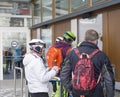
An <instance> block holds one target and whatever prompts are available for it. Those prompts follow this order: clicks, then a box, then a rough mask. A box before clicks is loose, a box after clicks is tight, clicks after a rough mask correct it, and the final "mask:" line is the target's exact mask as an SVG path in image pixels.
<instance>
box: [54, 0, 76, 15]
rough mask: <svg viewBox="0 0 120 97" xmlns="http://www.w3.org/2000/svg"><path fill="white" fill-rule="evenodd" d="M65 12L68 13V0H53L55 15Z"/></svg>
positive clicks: (64, 13)
mask: <svg viewBox="0 0 120 97" xmlns="http://www.w3.org/2000/svg"><path fill="white" fill-rule="evenodd" d="M74 1H75V0H74ZM66 14H68V0H55V15H56V16H55V17H60V16H63V15H66Z"/></svg>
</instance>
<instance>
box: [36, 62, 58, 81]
mask: <svg viewBox="0 0 120 97" xmlns="http://www.w3.org/2000/svg"><path fill="white" fill-rule="evenodd" d="M35 65H36V66H35V67H34V72H35V75H36V77H37V78H38V79H39V80H40V82H42V83H45V82H48V81H49V80H50V79H52V78H53V77H55V75H56V73H57V69H58V68H57V67H53V68H51V69H48V68H45V66H44V64H43V63H42V61H39V60H37V62H36V64H35Z"/></svg>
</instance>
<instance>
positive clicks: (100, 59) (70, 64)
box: [60, 42, 115, 97]
mask: <svg viewBox="0 0 120 97" xmlns="http://www.w3.org/2000/svg"><path fill="white" fill-rule="evenodd" d="M78 49H79V51H80V52H85V53H87V54H91V53H92V52H93V51H94V50H95V49H99V48H98V47H97V45H95V44H93V43H90V42H82V43H81V44H80V46H79V47H78ZM77 62H78V56H77V55H76V54H75V52H74V50H72V51H71V52H70V53H69V54H68V55H67V56H66V59H65V60H64V67H63V68H62V70H61V73H60V76H61V82H62V85H63V86H64V87H65V88H66V89H67V90H68V91H72V92H75V90H74V89H73V88H72V83H71V79H72V76H71V74H72V71H73V69H74V67H75V64H76V63H77ZM92 62H93V64H94V70H95V77H96V80H97V79H98V77H99V75H100V73H101V74H102V77H101V79H103V80H104V82H105V86H106V93H107V96H106V97H114V86H115V80H114V73H113V69H112V66H111V63H110V60H109V58H108V57H107V56H106V54H105V53H104V52H102V51H99V52H98V53H97V54H95V55H94V56H93V58H92ZM91 97H104V96H103V89H102V85H101V84H100V83H99V84H98V85H97V87H96V88H95V92H94V94H93V95H92V96H91Z"/></svg>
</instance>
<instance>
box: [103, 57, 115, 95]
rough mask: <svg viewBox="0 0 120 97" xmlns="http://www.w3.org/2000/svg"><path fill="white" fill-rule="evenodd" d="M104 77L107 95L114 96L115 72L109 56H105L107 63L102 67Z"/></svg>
mask: <svg viewBox="0 0 120 97" xmlns="http://www.w3.org/2000/svg"><path fill="white" fill-rule="evenodd" d="M102 77H103V79H104V82H105V87H106V94H107V97H114V89H115V80H114V73H113V69H112V66H111V63H110V61H109V59H108V58H107V57H106V58H105V63H104V65H103V68H102Z"/></svg>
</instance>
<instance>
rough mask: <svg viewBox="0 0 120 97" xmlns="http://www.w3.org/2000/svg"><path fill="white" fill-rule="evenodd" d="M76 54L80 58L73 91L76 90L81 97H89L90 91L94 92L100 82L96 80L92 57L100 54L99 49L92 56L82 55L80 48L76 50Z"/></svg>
mask: <svg viewBox="0 0 120 97" xmlns="http://www.w3.org/2000/svg"><path fill="white" fill-rule="evenodd" d="M74 52H75V53H76V55H77V56H78V57H79V60H78V62H77V63H76V65H75V67H74V69H73V74H72V85H73V89H74V90H76V92H77V93H79V95H88V94H89V93H90V91H92V90H94V88H95V87H96V85H97V83H98V81H99V80H100V77H99V78H98V81H97V80H96V79H95V75H94V66H93V62H92V60H91V59H92V57H93V56H94V55H95V54H96V53H98V52H99V50H98V49H96V50H95V51H93V52H92V53H91V54H87V53H80V52H79V50H78V48H76V49H74Z"/></svg>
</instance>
